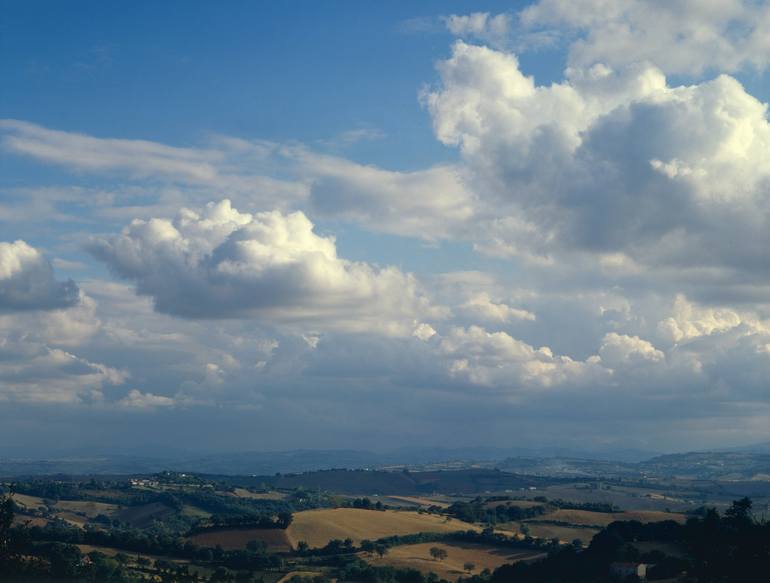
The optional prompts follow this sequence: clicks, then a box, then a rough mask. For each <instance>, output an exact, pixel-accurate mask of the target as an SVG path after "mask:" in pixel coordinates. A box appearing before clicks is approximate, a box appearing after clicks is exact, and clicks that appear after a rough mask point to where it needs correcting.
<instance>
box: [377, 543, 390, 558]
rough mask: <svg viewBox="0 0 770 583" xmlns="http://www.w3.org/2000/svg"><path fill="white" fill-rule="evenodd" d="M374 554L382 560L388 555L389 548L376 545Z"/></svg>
mask: <svg viewBox="0 0 770 583" xmlns="http://www.w3.org/2000/svg"><path fill="white" fill-rule="evenodd" d="M374 552H375V553H377V554H378V555H379V557H380V558H382V557H384V556H385V555H387V554H388V547H386V546H385V545H379V544H378V545H374Z"/></svg>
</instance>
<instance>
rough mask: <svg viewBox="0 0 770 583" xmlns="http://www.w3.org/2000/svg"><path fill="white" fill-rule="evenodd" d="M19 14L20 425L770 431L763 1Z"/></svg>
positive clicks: (665, 437)
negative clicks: (202, 422) (766, 384)
mask: <svg viewBox="0 0 770 583" xmlns="http://www.w3.org/2000/svg"><path fill="white" fill-rule="evenodd" d="M3 13H4V17H3V22H2V23H0V75H2V79H3V84H2V89H1V90H0V399H2V402H3V403H4V404H5V405H7V406H5V407H3V410H2V412H0V419H2V420H3V421H4V424H3V425H2V426H4V427H5V429H0V439H2V438H5V439H8V436H10V435H16V436H19V437H18V438H19V439H22V440H23V441H27V442H29V443H32V442H36V443H37V442H39V441H40V440H41V439H42V440H44V441H45V440H50V439H56V440H59V441H61V442H62V443H63V444H66V445H82V444H83V443H88V442H90V441H91V440H93V439H94V437H95V436H97V435H98V436H99V439H100V440H102V441H103V442H104V443H106V444H108V445H109V444H112V445H114V446H116V447H117V446H123V445H128V444H133V443H139V444H141V443H143V442H147V441H151V442H155V443H161V442H162V443H168V445H171V446H178V445H181V444H182V443H185V444H186V443H189V442H190V441H193V442H196V441H197V443H193V445H195V446H197V447H201V448H207V449H212V448H213V449H217V448H230V447H236V446H237V447H239V448H242V449H249V448H256V449H260V448H269V449H277V448H280V447H281V445H282V444H283V445H285V446H286V447H309V446H314V445H317V446H319V447H321V446H323V447H340V446H348V445H349V443H350V442H351V440H355V442H356V443H360V444H361V446H362V447H380V446H382V444H384V443H389V444H392V445H403V444H406V443H414V442H415V441H417V442H420V443H423V444H426V445H438V444H444V443H448V444H450V445H452V444H453V445H480V444H485V443H488V444H492V445H506V444H511V442H512V441H516V444H517V445H528V444H529V445H541V444H542V443H543V442H545V443H546V444H549V445H560V446H568V447H574V446H581V447H585V448H587V449H591V448H594V449H602V448H604V449H606V448H612V447H617V448H621V447H623V448H625V447H639V448H644V449H655V450H660V451H671V450H675V449H681V448H700V447H714V446H720V445H737V444H742V443H751V442H755V441H763V440H768V439H770V433H769V432H770V428H768V427H767V423H766V419H767V414H768V412H770V403H769V402H768V398H767V394H766V390H765V388H764V382H763V379H765V378H766V375H767V373H768V372H770V356H768V355H770V349H769V348H768V347H770V304H769V303H768V302H767V297H768V291H770V280H768V279H767V273H768V272H769V271H768V269H769V268H770V263H769V262H768V261H767V258H766V252H765V250H766V248H767V244H768V243H770V241H768V235H767V233H768V232H770V230H769V229H768V226H770V225H768V223H770V186H769V185H770V180H769V178H770V158H768V154H767V152H770V125H768V123H767V117H766V106H765V102H766V101H767V100H768V94H767V93H768V92H767V78H768V77H767V74H766V69H767V65H768V63H770V44H769V43H767V42H766V40H765V39H766V38H767V34H766V30H765V29H766V26H767V25H766V23H770V7H769V6H768V5H766V3H765V2H748V1H743V0H730V1H727V2H720V3H716V4H714V3H710V2H706V1H705V0H704V1H686V0H676V1H672V2H667V3H663V4H658V5H656V6H655V7H652V5H651V4H650V3H649V2H642V1H638V0H621V1H618V2H616V3H612V4H611V5H610V6H607V5H605V4H603V3H602V2H601V1H599V0H580V1H575V2H570V3H565V2H558V1H555V0H538V1H534V2H470V1H467V2H444V1H442V2H438V1H436V2H420V3H415V2H379V3H376V2H353V1H350V2H334V3H320V2H310V1H286V2H259V3H257V2H232V3H228V4H227V5H226V6H225V7H223V6H222V5H221V4H218V3H214V2H195V3H192V2H164V3H156V2H134V3H130V4H127V5H125V6H118V5H115V4H110V3H103V2H74V3H67V4H64V3H59V2H5V3H3ZM202 418H208V419H210V420H211V422H210V427H208V428H207V430H206V431H203V432H201V431H199V427H200V419H202ZM139 428H145V429H144V430H141V431H140V429H139ZM458 428H459V430H458ZM3 431H5V432H6V433H3ZM522 436H524V437H522ZM535 436H537V437H535ZM522 440H523V441H524V443H522V442H521V441H522Z"/></svg>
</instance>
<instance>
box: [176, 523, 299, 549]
mask: <svg viewBox="0 0 770 583" xmlns="http://www.w3.org/2000/svg"><path fill="white" fill-rule="evenodd" d="M189 540H190V541H192V542H193V543H195V544H196V545H199V546H202V547H215V546H217V545H219V546H221V547H222V548H223V549H225V550H226V551H232V550H237V549H245V548H246V545H247V544H248V543H249V541H253V540H258V541H262V542H264V543H265V544H266V545H267V550H268V551H270V552H284V551H290V550H291V547H292V545H291V542H290V540H289V537H288V535H287V533H286V531H285V530H281V529H279V528H230V529H224V530H214V531H210V532H202V533H200V534H196V535H193V536H191V537H189Z"/></svg>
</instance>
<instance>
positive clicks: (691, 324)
mask: <svg viewBox="0 0 770 583" xmlns="http://www.w3.org/2000/svg"><path fill="white" fill-rule="evenodd" d="M739 326H741V327H742V328H743V333H744V334H768V333H770V324H768V323H766V322H763V321H761V320H760V319H759V318H758V317H757V316H756V315H755V314H746V313H741V312H739V311H737V310H734V309H732V308H729V307H703V306H699V305H697V304H695V303H693V302H690V301H689V300H688V299H687V298H686V297H685V296H684V295H682V294H678V295H677V296H676V298H675V299H674V305H673V306H672V309H671V316H670V317H668V318H665V319H663V320H661V321H660V322H659V323H658V331H659V332H660V333H661V335H662V336H663V337H664V338H665V339H666V340H668V341H671V342H683V341H687V340H692V339H694V338H699V337H702V336H710V335H712V334H721V333H725V332H728V331H731V330H735V329H736V328H738V327H739Z"/></svg>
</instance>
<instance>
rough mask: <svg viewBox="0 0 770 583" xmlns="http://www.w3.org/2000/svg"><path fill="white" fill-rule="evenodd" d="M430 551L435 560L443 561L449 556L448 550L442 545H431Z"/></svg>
mask: <svg viewBox="0 0 770 583" xmlns="http://www.w3.org/2000/svg"><path fill="white" fill-rule="evenodd" d="M428 552H429V553H430V556H431V557H433V560H434V561H443V560H444V559H446V558H447V556H448V555H447V552H446V551H445V550H444V549H442V548H441V547H431V548H430V550H429V551H428Z"/></svg>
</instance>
